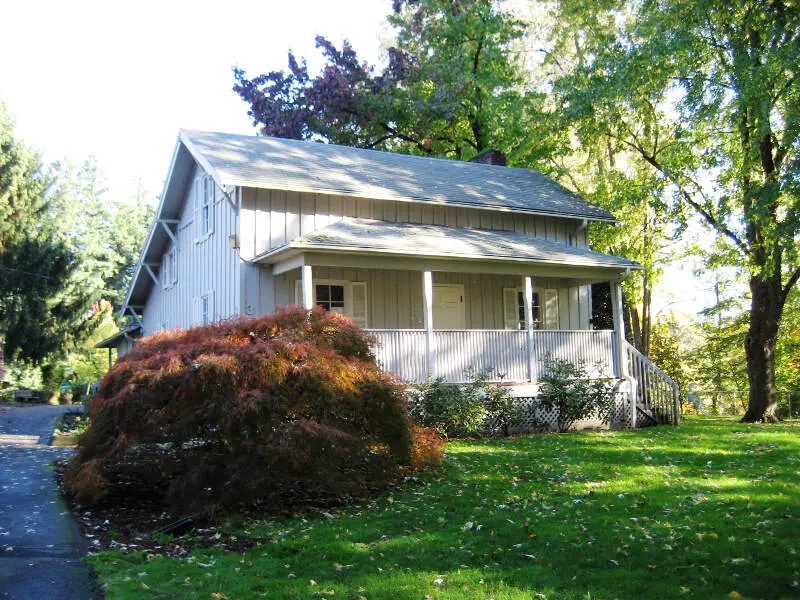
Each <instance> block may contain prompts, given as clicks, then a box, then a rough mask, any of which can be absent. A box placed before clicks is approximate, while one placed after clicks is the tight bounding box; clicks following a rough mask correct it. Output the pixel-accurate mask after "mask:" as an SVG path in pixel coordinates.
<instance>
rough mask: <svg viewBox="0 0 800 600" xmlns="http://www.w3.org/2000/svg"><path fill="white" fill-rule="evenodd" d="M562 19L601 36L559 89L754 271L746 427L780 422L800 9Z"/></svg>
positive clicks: (580, 0) (791, 269) (685, 7)
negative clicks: (778, 361) (778, 368)
mask: <svg viewBox="0 0 800 600" xmlns="http://www.w3.org/2000/svg"><path fill="white" fill-rule="evenodd" d="M558 15H559V20H562V21H563V20H569V19H573V20H578V21H580V22H582V23H583V30H582V34H584V36H585V38H587V39H589V40H591V44H590V45H589V46H584V49H583V52H582V55H581V60H580V61H579V63H578V65H577V67H576V68H575V69H574V70H573V71H572V73H571V74H570V75H569V76H567V77H564V78H562V79H561V81H560V83H559V86H558V88H557V93H558V94H560V96H561V99H562V106H563V108H564V110H566V111H568V112H569V113H572V114H575V115H579V116H581V117H582V122H583V123H585V124H586V126H587V128H590V129H587V132H589V133H593V134H594V135H602V136H604V137H606V138H608V139H611V140H614V141H615V143H617V144H620V145H622V146H624V147H626V148H627V149H629V150H630V151H631V152H633V153H635V154H636V155H638V156H639V157H640V158H641V159H642V160H644V161H645V162H646V163H647V164H649V165H650V166H651V167H652V169H653V171H654V173H656V174H657V175H658V176H659V177H661V178H663V180H664V181H665V182H667V183H668V184H669V186H670V189H671V190H672V192H673V193H674V197H675V200H676V202H678V203H679V204H680V205H681V206H682V207H684V208H685V209H686V210H689V211H693V212H694V213H696V214H697V215H698V216H699V217H700V218H701V219H702V220H703V222H704V223H705V224H706V225H708V226H709V227H710V228H712V229H714V230H716V232H718V233H719V234H720V235H721V236H722V237H723V238H724V239H725V240H726V243H727V248H728V255H729V256H732V257H735V260H736V261H738V262H740V263H741V264H744V265H746V266H747V269H748V272H749V287H750V294H751V307H750V318H749V324H748V333H747V336H746V341H745V354H746V357H747V366H748V377H749V387H750V397H749V408H748V412H747V414H746V415H745V420H748V421H754V420H772V419H774V412H775V408H776V394H775V361H774V358H775V343H776V338H777V334H778V328H779V325H780V322H781V319H782V316H783V308H784V305H785V302H786V299H787V297H788V294H789V293H790V291H791V290H792V288H793V287H794V286H795V284H796V283H797V280H798V278H799V277H800V265H799V264H798V255H797V242H798V233H800V213H799V212H798V208H800V207H799V206H798V204H799V203H800V190H799V189H798V185H799V183H800V160H799V159H798V148H799V147H800V82H798V79H797V65H798V64H800V6H798V5H797V4H796V3H794V2H787V1H784V0H776V1H772V2H762V1H758V0H734V1H731V0H697V1H694V2H684V1H682V0H661V1H659V2H655V1H653V0H645V1H642V2H624V1H613V0H612V1H607V2H603V3H600V4H598V3H595V2H587V1H585V0H561V1H560V2H559V3H558ZM642 114H648V115H650V116H651V118H647V119H634V118H631V116H632V115H642Z"/></svg>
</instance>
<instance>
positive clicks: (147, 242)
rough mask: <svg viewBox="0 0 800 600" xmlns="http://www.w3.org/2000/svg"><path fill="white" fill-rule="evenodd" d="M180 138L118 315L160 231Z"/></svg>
mask: <svg viewBox="0 0 800 600" xmlns="http://www.w3.org/2000/svg"><path fill="white" fill-rule="evenodd" d="M180 137H181V136H180V135H178V140H177V141H176V142H175V148H174V149H173V151H172V158H171V159H170V161H169V171H167V178H166V179H165V180H164V187H163V189H162V190H161V197H160V198H159V199H158V208H157V209H156V213H155V215H153V221H152V222H151V223H150V227H149V228H148V230H147V237H145V240H144V246H142V251H141V253H140V254H139V262H138V263H137V264H136V270H135V271H134V272H133V277H131V282H130V284H129V285H128V293H127V294H125V301H124V302H123V303H122V306H121V307H120V310H119V312H118V313H117V314H118V315H119V316H124V314H125V311H126V310H127V308H128V302H130V299H131V294H132V293H133V288H134V287H135V286H136V281H137V280H138V279H139V275H140V274H141V271H142V263H143V262H145V256H147V251H148V250H149V249H150V242H152V241H153V235H154V234H155V231H156V229H158V228H159V226H160V225H159V221H160V220H161V214H162V213H163V211H164V199H165V198H166V197H167V190H168V189H169V185H170V183H171V182H172V174H173V172H174V171H175V163H176V162H177V161H178V152H179V151H180V148H181V143H182V142H181V139H180Z"/></svg>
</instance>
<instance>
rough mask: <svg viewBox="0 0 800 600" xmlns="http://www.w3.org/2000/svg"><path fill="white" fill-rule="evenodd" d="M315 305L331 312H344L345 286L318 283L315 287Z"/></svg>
mask: <svg viewBox="0 0 800 600" xmlns="http://www.w3.org/2000/svg"><path fill="white" fill-rule="evenodd" d="M314 303H315V304H316V305H317V306H321V307H322V308H324V309H325V310H329V311H331V312H338V313H343V312H344V308H345V306H344V285H338V284H335V283H334V284H331V283H318V284H316V285H315V286H314Z"/></svg>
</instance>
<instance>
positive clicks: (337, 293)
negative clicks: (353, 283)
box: [330, 285, 344, 302]
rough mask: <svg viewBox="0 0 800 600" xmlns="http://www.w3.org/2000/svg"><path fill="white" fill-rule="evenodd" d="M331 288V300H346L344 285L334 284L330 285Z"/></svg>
mask: <svg viewBox="0 0 800 600" xmlns="http://www.w3.org/2000/svg"><path fill="white" fill-rule="evenodd" d="M330 289H331V300H333V301H334V302H344V286H343V285H332V286H330Z"/></svg>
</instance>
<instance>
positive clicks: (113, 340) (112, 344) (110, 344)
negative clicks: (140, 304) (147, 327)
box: [94, 325, 142, 348]
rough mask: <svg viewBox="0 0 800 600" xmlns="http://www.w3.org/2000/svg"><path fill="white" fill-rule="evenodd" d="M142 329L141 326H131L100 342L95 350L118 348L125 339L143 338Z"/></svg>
mask: <svg viewBox="0 0 800 600" xmlns="http://www.w3.org/2000/svg"><path fill="white" fill-rule="evenodd" d="M141 334H142V328H141V326H140V325H131V326H129V327H126V328H125V329H122V330H120V331H118V332H117V333H115V334H114V335H110V336H108V337H107V338H106V339H104V340H100V341H99V342H97V343H96V344H95V345H94V347H95V348H118V347H119V345H120V343H121V342H122V340H124V339H125V338H132V337H141Z"/></svg>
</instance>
